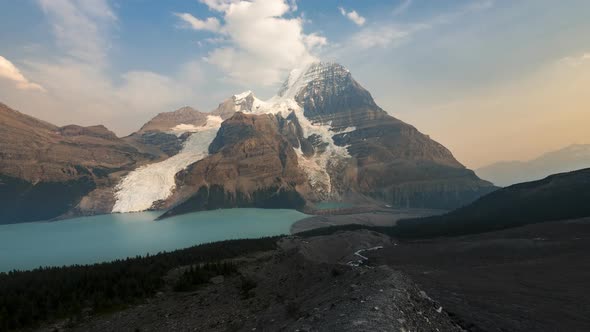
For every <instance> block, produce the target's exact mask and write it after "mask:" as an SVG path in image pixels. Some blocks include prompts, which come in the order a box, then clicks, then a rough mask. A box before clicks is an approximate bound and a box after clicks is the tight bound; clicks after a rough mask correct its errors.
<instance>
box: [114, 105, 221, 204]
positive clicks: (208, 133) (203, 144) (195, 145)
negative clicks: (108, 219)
mask: <svg viewBox="0 0 590 332" xmlns="http://www.w3.org/2000/svg"><path fill="white" fill-rule="evenodd" d="M222 122H223V120H222V119H221V117H219V116H212V115H209V116H207V123H206V124H205V125H204V126H202V127H194V126H190V125H180V127H179V126H177V127H175V128H176V129H179V128H182V129H185V130H186V131H188V132H192V133H193V134H192V135H191V136H190V137H189V138H188V139H187V140H186V142H185V143H184V147H183V148H182V150H181V151H180V152H179V153H178V154H176V155H174V156H172V157H170V158H168V159H166V160H164V161H161V162H158V163H154V164H149V165H145V166H142V167H140V168H138V169H136V170H134V171H132V172H131V173H129V174H128V175H127V176H125V177H124V178H123V179H122V180H121V182H119V184H118V185H117V187H116V188H115V190H116V192H115V198H116V202H115V205H114V207H113V211H112V212H122V213H123V212H139V211H145V210H148V209H150V208H151V207H152V205H153V204H154V203H155V202H157V201H159V200H163V199H166V198H168V197H169V196H170V195H171V194H172V191H173V190H174V188H175V186H176V183H175V181H174V179H175V175H176V173H178V172H180V171H181V170H183V169H185V168H186V167H187V166H189V165H190V164H192V163H195V162H197V161H199V160H201V159H203V158H205V157H206V156H207V155H208V154H209V145H210V144H211V142H212V141H213V139H215V136H216V135H217V131H218V130H219V127H220V126H221V123H222Z"/></svg>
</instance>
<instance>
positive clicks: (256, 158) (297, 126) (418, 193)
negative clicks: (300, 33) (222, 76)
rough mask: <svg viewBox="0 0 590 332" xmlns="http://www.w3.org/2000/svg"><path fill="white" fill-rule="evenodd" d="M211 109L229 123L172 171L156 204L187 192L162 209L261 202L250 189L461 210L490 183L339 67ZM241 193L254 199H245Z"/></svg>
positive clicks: (316, 69) (307, 72) (313, 68)
mask: <svg viewBox="0 0 590 332" xmlns="http://www.w3.org/2000/svg"><path fill="white" fill-rule="evenodd" d="M214 114H216V115H219V116H221V117H222V118H227V120H226V121H225V122H224V123H223V125H222V126H221V129H220V130H219V132H218V135H217V137H216V139H215V140H214V141H213V142H212V144H211V146H210V148H209V152H210V153H211V156H209V157H208V158H207V159H205V160H203V161H199V162H197V163H195V164H193V165H192V166H190V167H189V168H188V169H187V170H186V171H185V172H181V173H179V174H178V175H177V188H178V191H179V192H178V193H177V194H176V195H174V196H173V197H172V198H171V199H169V200H168V201H167V202H166V203H165V204H164V205H163V206H164V207H167V206H174V205H175V201H183V200H186V199H187V197H191V198H190V199H189V200H187V201H186V202H184V203H183V204H181V205H180V206H179V207H177V208H173V209H172V210H171V211H170V212H169V213H168V214H167V215H170V214H175V213H184V212H188V211H194V210H200V209H207V208H215V207H227V206H243V205H246V206H258V205H257V203H256V201H257V198H256V197H255V196H254V195H253V193H254V192H256V191H257V190H263V191H264V192H275V191H276V190H277V188H282V190H287V191H288V192H293V193H295V192H296V193H298V194H299V196H301V197H302V198H303V199H304V200H305V201H306V202H313V201H318V200H326V199H329V200H339V199H341V198H342V197H345V196H346V197H370V198H371V199H377V200H379V201H383V202H385V203H386V204H391V205H393V206H397V207H412V208H436V209H453V208H456V207H459V206H462V205H464V204H467V203H469V202H471V201H473V200H475V199H476V198H478V197H479V196H481V195H483V194H485V193H488V192H490V191H492V190H494V189H495V187H493V186H492V185H491V184H490V183H488V182H486V181H482V180H480V179H479V178H478V177H477V176H476V175H475V174H474V173H473V172H472V171H471V170H468V169H466V168H465V167H464V166H463V165H461V163H459V162H458V161H457V160H456V159H455V158H454V157H453V155H452V154H451V152H450V151H449V150H448V149H446V148H445V147H444V146H442V145H441V144H439V143H437V142H435V141H433V140H432V139H430V138H429V137H428V136H426V135H424V134H422V133H420V132H419V131H418V130H417V129H416V128H414V127H413V126H411V125H409V124H406V123H404V122H402V121H400V120H398V119H395V118H393V117H392V116H390V115H389V114H387V112H385V111H384V110H383V109H381V108H380V107H379V106H378V105H377V104H376V103H375V102H374V100H373V98H372V97H371V94H370V93H369V92H368V91H367V90H365V89H364V88H363V87H362V86H360V84H358V82H356V81H355V80H354V79H353V78H352V75H351V74H350V72H349V71H348V70H347V69H346V68H344V67H343V66H341V65H338V64H334V63H322V62H318V63H314V64H311V65H308V66H306V67H305V68H302V69H299V70H294V71H293V72H292V73H291V75H290V77H289V78H288V79H287V81H286V82H285V83H284V84H283V86H282V87H281V89H280V90H279V92H278V94H277V96H275V97H273V98H271V99H270V100H268V101H261V100H259V99H257V98H256V97H255V96H254V95H253V94H252V93H251V92H249V91H248V92H246V93H242V94H240V95H235V96H233V97H232V98H230V99H228V100H227V101H225V102H224V103H222V104H220V106H219V107H218V108H217V109H216V110H215V111H214ZM269 139H270V141H269ZM270 142H272V144H270ZM246 179H248V180H246ZM213 185H214V186H215V187H213ZM188 188H190V189H188ZM212 188H215V189H212ZM195 190H196V191H197V194H196V195H192V196H191V195H190V194H189V193H191V192H192V193H194V192H195ZM211 190H214V194H212V193H211ZM279 192H281V193H283V192H284V191H279ZM212 196H214V197H215V198H211V197H212ZM238 197H239V198H238ZM242 197H249V198H254V201H252V200H251V199H246V202H247V203H244V201H243V200H242ZM212 200H213V201H215V202H217V203H215V204H211V201H212ZM205 201H207V202H208V203H204V202H205ZM237 201H240V203H236V202H237ZM282 202H283V201H282ZM263 205H264V204H263ZM278 206H281V207H285V206H284V205H282V204H280V205H278ZM278 206H277V207H278ZM289 207H296V206H295V205H290V206H289Z"/></svg>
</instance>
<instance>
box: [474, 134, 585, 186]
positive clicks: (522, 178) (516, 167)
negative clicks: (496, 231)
mask: <svg viewBox="0 0 590 332" xmlns="http://www.w3.org/2000/svg"><path fill="white" fill-rule="evenodd" d="M587 167H590V144H574V145H570V146H568V147H565V148H563V149H560V150H557V151H552V152H548V153H545V154H543V155H542V156H539V157H537V158H535V159H532V160H528V161H503V162H498V163H494V164H491V165H488V166H485V167H482V168H479V169H477V170H476V171H475V172H476V173H477V175H479V176H481V177H482V178H484V179H486V180H489V181H491V182H493V183H494V184H496V185H498V186H502V187H505V186H510V185H513V184H515V183H520V182H526V181H533V180H539V179H542V178H544V177H546V176H549V175H551V174H555V173H563V172H569V171H575V170H578V169H582V168H587Z"/></svg>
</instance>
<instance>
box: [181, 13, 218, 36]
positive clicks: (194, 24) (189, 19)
mask: <svg viewBox="0 0 590 332" xmlns="http://www.w3.org/2000/svg"><path fill="white" fill-rule="evenodd" d="M174 15H176V16H178V17H179V18H180V19H181V20H183V21H184V22H186V23H188V25H189V26H190V27H191V28H193V29H195V30H207V31H213V32H217V31H219V27H220V26H221V24H220V23H219V20H218V19H217V18H215V17H209V18H207V19H205V20H199V19H198V18H196V17H194V16H193V15H191V14H189V13H174Z"/></svg>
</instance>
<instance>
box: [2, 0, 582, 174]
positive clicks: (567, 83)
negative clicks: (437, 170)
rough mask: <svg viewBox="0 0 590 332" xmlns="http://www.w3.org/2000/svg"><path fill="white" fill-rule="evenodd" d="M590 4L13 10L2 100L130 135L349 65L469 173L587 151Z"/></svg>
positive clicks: (549, 0) (477, 0)
mask: <svg viewBox="0 0 590 332" xmlns="http://www.w3.org/2000/svg"><path fill="white" fill-rule="evenodd" d="M588 17H590V1H587V0H568V1H554V0H440V1H431V0H372V1H368V0H362V1H361V0H340V1H336V0H322V1H317V0H251V1H246V0H169V1H155V0H21V1H10V0H2V1H0V102H2V103H5V104H7V105H9V106H10V107H12V108H15V109H18V110H20V111H22V112H24V113H27V114H30V115H32V116H35V117H38V118H41V119H43V120H46V121H49V122H52V123H54V124H57V125H65V124H71V123H75V124H80V125H94V124H104V125H106V126H107V127H108V128H110V129H111V130H113V131H115V132H116V133H117V134H118V135H127V134H129V133H131V132H133V131H135V130H137V129H138V128H139V127H141V125H142V124H143V123H145V122H146V121H147V120H149V119H150V118H151V117H153V116H154V115H155V114H157V113H160V112H166V111H172V110H175V109H178V108H180V107H182V106H185V105H188V106H192V107H194V108H196V109H198V110H201V111H211V110H212V109H214V108H215V107H216V106H217V104H219V103H220V102H222V101H223V100H225V99H227V98H228V97H230V96H231V95H233V94H236V93H240V92H242V91H245V90H252V91H254V93H255V94H256V95H257V96H258V97H259V98H261V99H265V98H269V97H271V96H272V95H274V93H275V92H276V91H277V90H278V87H279V86H280V84H281V83H282V82H283V81H284V79H285V78H286V77H287V75H288V73H289V71H290V70H291V69H293V68H295V67H297V66H299V65H301V64H302V63H304V62H308V61H315V60H324V61H335V62H338V63H340V64H342V65H344V66H346V67H347V68H348V69H350V71H351V72H352V75H353V77H354V78H355V79H356V80H357V81H359V83H360V84H361V85H363V86H364V87H365V88H366V89H368V90H369V91H370V92H371V94H372V95H373V97H374V98H375V100H376V101H377V103H378V104H379V105H380V106H381V107H382V108H383V109H385V110H386V111H387V112H389V113H390V114H391V115H393V116H395V117H397V118H399V119H401V120H403V121H405V122H408V123H410V124H412V125H414V126H415V127H417V128H418V129H419V130H420V131H421V132H423V133H425V134H427V135H430V137H432V138H433V139H435V140H437V141H438V142H440V143H441V144H443V145H445V146H446V147H447V148H449V149H450V150H451V151H452V152H453V154H454V155H455V157H456V158H457V159H458V160H459V161H460V162H462V163H463V164H465V165H466V166H468V167H470V168H477V167H480V166H484V165H486V164H489V163H492V162H496V161H500V160H526V159H531V158H534V157H536V156H537V155H539V154H541V153H544V152H546V151H550V150H555V149H559V148H561V147H564V146H567V145H570V144H575V143H578V144H584V143H586V144H588V143H590V130H589V129H588V127H589V124H590V20H588Z"/></svg>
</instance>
